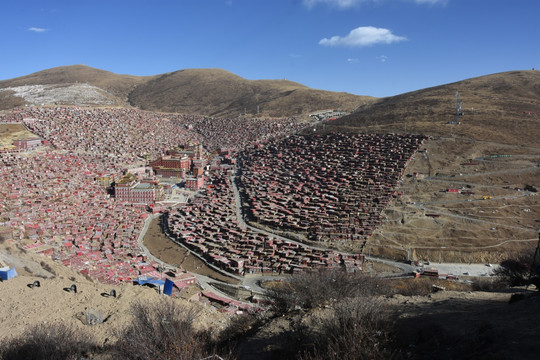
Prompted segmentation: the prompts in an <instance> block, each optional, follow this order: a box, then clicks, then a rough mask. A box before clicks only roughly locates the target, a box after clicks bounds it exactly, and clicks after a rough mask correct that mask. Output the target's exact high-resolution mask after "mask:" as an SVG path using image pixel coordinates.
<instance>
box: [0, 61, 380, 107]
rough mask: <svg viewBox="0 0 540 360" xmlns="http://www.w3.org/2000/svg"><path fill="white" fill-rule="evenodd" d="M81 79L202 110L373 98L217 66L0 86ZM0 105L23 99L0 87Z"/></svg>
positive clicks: (154, 103)
mask: <svg viewBox="0 0 540 360" xmlns="http://www.w3.org/2000/svg"><path fill="white" fill-rule="evenodd" d="M75 83H87V84H90V85H92V86H95V87H97V88H99V89H101V90H103V91H105V92H106V93H107V94H108V95H109V96H113V97H114V98H115V99H114V102H115V104H116V105H118V106H134V107H137V108H140V109H143V110H151V111H159V112H174V113H183V114H200V115H207V116H238V115H240V114H244V113H248V114H252V115H254V114H257V112H258V111H259V114H260V115H261V116H291V115H301V114H306V113H309V112H312V111H316V110H323V109H328V108H330V109H339V110H342V111H346V112H351V111H353V110H354V109H356V108H357V107H359V106H361V105H363V104H365V103H367V102H372V101H374V99H375V98H373V97H369V96H358V95H352V94H348V93H338V92H331V91H324V90H316V89H311V88H308V87H306V86H304V85H302V84H299V83H296V82H292V81H288V80H246V79H244V78H242V77H240V76H237V75H235V74H232V73H230V72H228V71H225V70H221V69H185V70H179V71H175V72H171V73H166V74H161V75H155V76H132V75H118V74H115V73H112V72H108V71H104V70H99V69H95V68H91V67H88V66H85V65H72V66H62V67H56V68H52V69H48V70H43V71H39V72H36V73H33V74H30V75H27V76H22V77H19V78H15V79H10V80H4V81H0V89H2V88H8V87H9V88H13V87H17V86H24V85H65V86H67V85H70V84H75ZM0 95H1V96H0V108H4V109H8V108H11V107H13V106H16V105H21V104H22V103H24V102H23V101H22V100H21V99H20V98H18V99H17V98H15V97H14V96H13V95H6V94H5V92H1V93H0Z"/></svg>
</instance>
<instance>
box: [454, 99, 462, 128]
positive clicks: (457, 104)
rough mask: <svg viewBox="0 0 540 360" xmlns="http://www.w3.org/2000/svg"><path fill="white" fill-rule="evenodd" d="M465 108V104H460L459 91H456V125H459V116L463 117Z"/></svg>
mask: <svg viewBox="0 0 540 360" xmlns="http://www.w3.org/2000/svg"><path fill="white" fill-rule="evenodd" d="M462 106H463V102H461V103H460V102H459V91H456V119H455V120H454V123H455V124H459V116H460V115H463V112H462V111H461V109H462Z"/></svg>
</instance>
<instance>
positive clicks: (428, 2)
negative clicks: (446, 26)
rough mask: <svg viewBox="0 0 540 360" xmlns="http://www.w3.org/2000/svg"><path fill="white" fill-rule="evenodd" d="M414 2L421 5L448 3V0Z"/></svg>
mask: <svg viewBox="0 0 540 360" xmlns="http://www.w3.org/2000/svg"><path fill="white" fill-rule="evenodd" d="M414 2H415V3H417V4H420V5H424V4H429V5H446V4H447V3H448V0H414Z"/></svg>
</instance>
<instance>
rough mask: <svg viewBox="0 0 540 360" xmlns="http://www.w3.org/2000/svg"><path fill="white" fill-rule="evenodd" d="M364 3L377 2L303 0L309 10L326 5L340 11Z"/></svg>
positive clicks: (364, 0)
mask: <svg viewBox="0 0 540 360" xmlns="http://www.w3.org/2000/svg"><path fill="white" fill-rule="evenodd" d="M365 2H377V0H303V3H304V5H305V6H307V7H308V8H310V9H311V8H312V7H314V6H315V5H317V4H327V5H329V6H332V7H337V8H340V9H348V8H351V7H353V6H356V5H359V4H361V3H365Z"/></svg>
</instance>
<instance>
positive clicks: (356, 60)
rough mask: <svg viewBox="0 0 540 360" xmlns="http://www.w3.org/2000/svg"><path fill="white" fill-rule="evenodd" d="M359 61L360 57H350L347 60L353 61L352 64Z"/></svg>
mask: <svg viewBox="0 0 540 360" xmlns="http://www.w3.org/2000/svg"><path fill="white" fill-rule="evenodd" d="M359 61H360V60H358V58H348V59H347V62H348V63H351V64H353V63H357V62H359Z"/></svg>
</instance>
